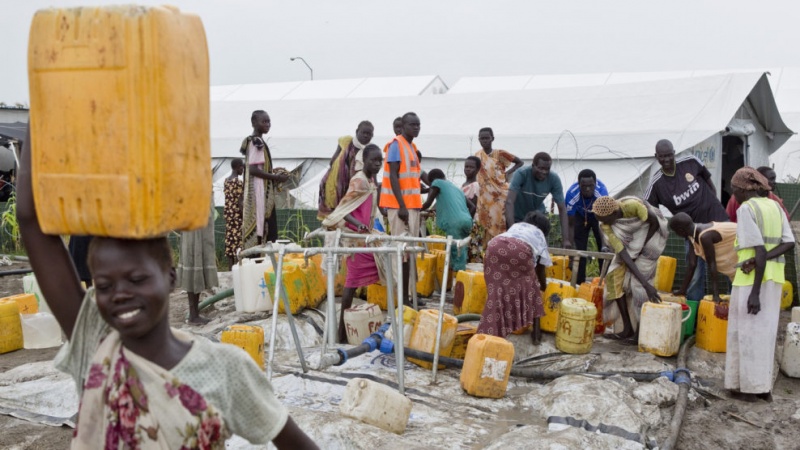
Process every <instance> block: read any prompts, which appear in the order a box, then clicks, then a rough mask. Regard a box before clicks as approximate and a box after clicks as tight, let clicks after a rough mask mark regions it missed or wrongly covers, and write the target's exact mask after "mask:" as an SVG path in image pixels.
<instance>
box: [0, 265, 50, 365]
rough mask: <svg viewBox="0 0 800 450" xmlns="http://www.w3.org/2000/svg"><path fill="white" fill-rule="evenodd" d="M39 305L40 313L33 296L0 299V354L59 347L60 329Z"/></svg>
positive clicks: (44, 304)
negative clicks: (24, 349)
mask: <svg viewBox="0 0 800 450" xmlns="http://www.w3.org/2000/svg"><path fill="white" fill-rule="evenodd" d="M34 283H35V280H34ZM42 305H43V308H42V310H40V309H39V302H38V299H37V296H36V294H34V293H23V294H17V295H12V296H9V297H4V298H0V354H2V353H8V352H12V351H14V350H19V349H21V348H26V349H37V348H48V347H55V346H58V345H61V342H62V339H61V338H62V336H61V327H60V326H59V324H58V322H57V321H56V319H55V317H54V316H53V314H52V313H50V311H49V310H48V309H47V304H46V303H44V302H42Z"/></svg>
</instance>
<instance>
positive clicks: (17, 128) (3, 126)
mask: <svg viewBox="0 0 800 450" xmlns="http://www.w3.org/2000/svg"><path fill="white" fill-rule="evenodd" d="M27 129H28V124H27V123H24V122H11V123H0V136H4V137H6V138H10V139H16V140H18V141H21V140H24V139H25V130H27Z"/></svg>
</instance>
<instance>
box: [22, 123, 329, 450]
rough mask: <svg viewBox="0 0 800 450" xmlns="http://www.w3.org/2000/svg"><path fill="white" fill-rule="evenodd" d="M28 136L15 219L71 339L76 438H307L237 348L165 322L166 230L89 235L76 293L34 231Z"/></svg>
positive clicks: (285, 442) (193, 441) (295, 442)
mask: <svg viewBox="0 0 800 450" xmlns="http://www.w3.org/2000/svg"><path fill="white" fill-rule="evenodd" d="M30 142H31V140H30V134H29V135H28V137H27V138H26V139H25V143H26V147H28V148H26V149H25V150H24V151H23V152H22V161H21V171H20V180H19V181H20V183H19V186H18V194H19V204H18V210H17V217H18V220H19V223H20V230H21V233H22V239H23V242H24V243H25V248H26V249H27V250H28V256H29V258H30V263H31V267H32V268H33V271H34V273H36V274H37V275H39V276H38V279H39V287H40V288H41V290H42V294H44V295H45V296H46V298H47V299H48V305H49V306H50V309H51V310H52V311H53V314H54V315H55V317H56V319H57V320H58V323H59V324H60V325H61V329H62V330H63V331H64V333H65V334H66V335H67V338H68V340H69V342H68V343H67V344H66V345H65V346H64V347H63V348H62V349H61V351H60V352H59V354H58V356H57V357H56V366H57V367H58V368H59V369H60V370H63V371H65V372H67V373H69V374H70V375H72V376H73V378H74V379H75V382H76V383H77V387H78V393H79V395H80V397H81V402H80V409H79V412H78V421H77V425H76V428H75V434H74V437H73V442H72V445H73V448H105V447H106V446H108V447H109V448H118V447H123V446H124V447H126V448H129V447H130V448H142V447H148V448H149V447H151V446H152V447H157V448H182V447H184V448H198V447H201V446H202V447H203V448H224V446H225V443H224V442H225V439H226V438H227V437H228V436H229V435H230V433H235V434H238V435H240V436H242V437H244V438H245V439H247V440H249V441H250V442H252V443H254V444H265V443H267V442H269V441H272V442H274V443H275V445H276V446H277V447H278V448H316V446H315V444H314V443H313V442H312V441H311V440H310V439H309V438H308V436H306V435H305V434H304V433H303V432H302V431H301V430H300V429H299V428H298V427H297V425H296V424H295V423H294V421H292V419H291V418H290V417H289V415H288V412H287V410H286V408H285V407H284V406H283V405H281V404H280V402H278V400H277V399H276V398H275V396H274V394H273V393H272V385H271V384H270V383H269V381H268V380H267V378H266V377H265V376H264V373H263V372H262V371H261V369H260V368H259V367H257V366H256V365H255V364H254V362H253V360H252V359H251V358H250V357H248V356H247V355H246V354H245V353H244V352H242V351H241V350H239V349H237V348H235V347H233V346H230V345H225V344H217V343H212V342H210V341H208V340H206V339H205V338H202V337H200V336H194V335H192V334H189V333H184V332H181V331H179V330H174V329H172V328H170V326H169V294H170V292H171V291H172V289H173V288H174V287H175V278H176V273H175V269H174V268H173V267H172V254H171V250H170V247H169V243H168V242H167V239H166V238H154V239H143V240H133V239H114V238H106V237H95V238H94V239H93V240H92V243H91V245H90V248H89V257H88V263H89V267H90V270H91V272H92V275H93V278H94V282H95V287H94V288H91V289H89V290H88V291H84V290H83V289H82V288H81V285H80V282H79V280H78V277H77V275H76V273H75V266H74V264H73V263H72V260H71V259H70V257H69V254H68V253H67V250H66V248H65V247H64V244H63V243H62V242H61V238H60V237H58V236H50V235H46V234H44V233H42V230H41V227H40V226H39V221H38V218H37V215H36V209H35V207H34V203H33V193H32V189H31V175H30V164H31V163H30V161H31V158H30V150H29V145H30V144H29V143H30Z"/></svg>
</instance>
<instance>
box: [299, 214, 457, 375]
mask: <svg viewBox="0 0 800 450" xmlns="http://www.w3.org/2000/svg"><path fill="white" fill-rule="evenodd" d="M324 233H325V230H323V229H321V228H319V229H317V230H314V231H312V232H310V233H306V236H305V237H304V238H303V239H309V238H312V237H314V236H318V235H320V234H324ZM337 237H343V238H347V239H364V240H365V242H366V243H370V242H373V241H389V242H413V243H421V244H423V245H424V244H425V243H428V242H431V243H444V244H445V258H444V271H443V273H442V286H440V289H439V291H440V292H441V299H440V300H439V319H438V321H437V324H436V338H435V339H436V343H435V345H436V346H435V348H434V357H433V371H432V378H433V383H436V376H437V371H438V368H439V365H438V362H439V346H440V344H441V339H442V325H443V322H444V303H445V298H446V296H447V277H448V275H449V274H450V270H449V269H450V250H451V249H452V247H453V244H455V245H456V248H458V249H459V250H461V249H462V248H463V247H466V246H468V245H469V243H470V240H471V237H469V236H467V237H466V238H464V239H458V240H455V239H453V237H452V236H447V238H421V237H411V236H390V235H375V234H358V233H346V232H345V233H341V234H340V235H339V234H337ZM398 248H399V247H398ZM415 259H416V258H415ZM415 262H416V261H415ZM398 264H399V265H398V268H399V267H402V258H400V259H399V260H398ZM410 267H411V268H414V267H415V265H411V266H410ZM414 274H415V275H416V270H414ZM413 279H416V276H415V277H414V278H413ZM411 280H412V278H411V277H410V276H409V283H408V284H409V287H408V288H409V289H414V291H413V292H414V294H416V291H417V286H416V283H414V284H412V283H411ZM387 291H388V287H387ZM397 292H398V298H402V296H403V290H402V280H401V282H400V283H398V289H397ZM387 303H388V295H387ZM414 309H417V302H416V297H415V298H414ZM394 333H395V336H397V334H396V332H394ZM399 342H403V341H402V340H401V341H399ZM396 343H397V341H395V344H396ZM402 361H403V360H402V359H400V362H401V363H402Z"/></svg>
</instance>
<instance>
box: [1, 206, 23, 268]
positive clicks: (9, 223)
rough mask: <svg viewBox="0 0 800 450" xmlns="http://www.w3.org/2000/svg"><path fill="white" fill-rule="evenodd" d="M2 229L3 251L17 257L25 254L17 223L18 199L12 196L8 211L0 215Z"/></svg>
mask: <svg viewBox="0 0 800 450" xmlns="http://www.w3.org/2000/svg"><path fill="white" fill-rule="evenodd" d="M0 229H2V234H3V236H2V237H3V239H2V250H3V252H4V253H11V254H15V255H19V254H24V253H25V252H24V250H23V248H22V240H21V239H20V235H19V223H18V222H17V197H16V195H12V196H11V198H9V199H8V202H6V209H5V211H3V212H2V213H0Z"/></svg>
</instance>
